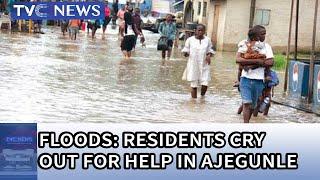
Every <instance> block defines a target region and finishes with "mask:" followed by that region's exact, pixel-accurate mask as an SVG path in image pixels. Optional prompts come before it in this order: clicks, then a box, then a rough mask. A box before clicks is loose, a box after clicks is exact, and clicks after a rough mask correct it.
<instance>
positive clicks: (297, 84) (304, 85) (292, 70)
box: [289, 60, 309, 98]
mask: <svg viewBox="0 0 320 180" xmlns="http://www.w3.org/2000/svg"><path fill="white" fill-rule="evenodd" d="M308 81H309V64H307V63H303V62H299V61H293V60H292V61H290V65H289V94H290V95H291V96H293V97H296V98H300V97H301V96H304V97H307V96H308Z"/></svg>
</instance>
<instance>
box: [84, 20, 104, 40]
mask: <svg viewBox="0 0 320 180" xmlns="http://www.w3.org/2000/svg"><path fill="white" fill-rule="evenodd" d="M99 28H101V26H100V20H99V19H92V20H88V24H87V29H88V33H89V29H91V31H92V39H94V38H95V34H96V31H97V30H98V29H99Z"/></svg>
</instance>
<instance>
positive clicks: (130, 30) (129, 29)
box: [124, 25, 135, 36]
mask: <svg viewBox="0 0 320 180" xmlns="http://www.w3.org/2000/svg"><path fill="white" fill-rule="evenodd" d="M124 35H125V36H129V35H135V33H134V31H133V27H132V25H128V28H127V33H125V34H124Z"/></svg>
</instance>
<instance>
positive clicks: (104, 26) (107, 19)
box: [102, 1, 111, 34]
mask: <svg viewBox="0 0 320 180" xmlns="http://www.w3.org/2000/svg"><path fill="white" fill-rule="evenodd" d="M104 13H105V17H104V20H103V24H102V32H103V34H105V32H106V29H107V26H108V24H109V23H110V20H111V10H110V8H109V6H108V1H105V7H104Z"/></svg>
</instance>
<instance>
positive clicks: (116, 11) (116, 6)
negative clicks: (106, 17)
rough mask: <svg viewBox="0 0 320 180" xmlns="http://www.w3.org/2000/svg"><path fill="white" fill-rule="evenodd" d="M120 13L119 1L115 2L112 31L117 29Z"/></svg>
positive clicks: (113, 5)
mask: <svg viewBox="0 0 320 180" xmlns="http://www.w3.org/2000/svg"><path fill="white" fill-rule="evenodd" d="M118 11H119V0H115V1H114V2H113V4H112V29H115V28H116V23H117V19H118V17H117V15H118Z"/></svg>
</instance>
